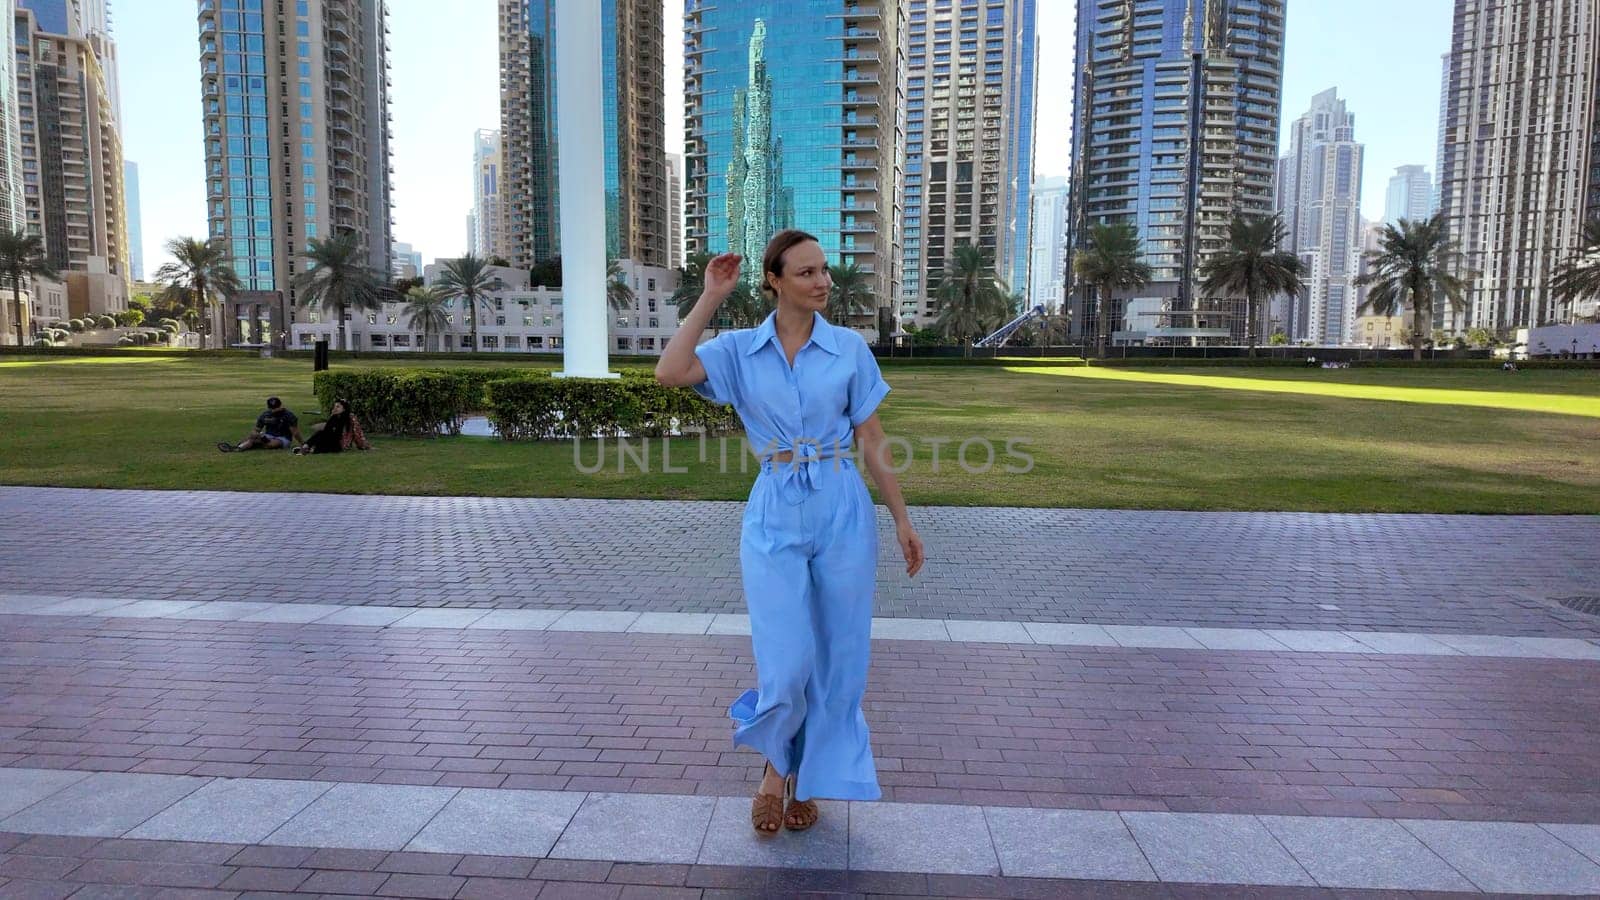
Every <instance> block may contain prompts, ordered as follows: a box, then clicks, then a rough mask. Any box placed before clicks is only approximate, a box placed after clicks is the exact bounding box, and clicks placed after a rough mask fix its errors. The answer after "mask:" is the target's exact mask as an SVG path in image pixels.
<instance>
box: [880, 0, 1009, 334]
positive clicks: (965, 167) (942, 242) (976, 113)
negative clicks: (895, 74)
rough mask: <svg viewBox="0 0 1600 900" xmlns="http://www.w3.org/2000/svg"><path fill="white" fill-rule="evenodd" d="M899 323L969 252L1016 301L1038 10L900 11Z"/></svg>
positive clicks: (960, 5)
mask: <svg viewBox="0 0 1600 900" xmlns="http://www.w3.org/2000/svg"><path fill="white" fill-rule="evenodd" d="M908 15H909V19H908V29H907V33H908V35H909V39H910V49H909V52H908V56H907V59H906V150H905V155H906V176H905V248H904V256H903V258H904V270H903V280H902V284H901V298H902V300H901V305H900V306H901V314H902V315H903V316H906V317H910V316H913V315H915V316H916V317H918V318H920V319H921V320H922V321H923V322H924V323H926V322H928V321H931V320H932V319H933V317H934V316H936V315H937V313H938V309H937V303H936V302H935V301H933V300H932V299H930V295H931V294H932V293H933V292H934V290H935V289H936V287H937V286H938V283H939V281H940V280H941V278H942V277H943V275H944V271H945V266H946V265H947V264H948V263H949V261H950V260H951V259H952V258H953V256H954V253H955V248H956V247H958V246H961V245H963V244H971V245H973V246H976V247H978V248H980V249H982V250H983V251H984V252H985V253H986V254H987V255H988V256H989V257H990V258H991V259H992V260H993V262H994V268H995V272H996V274H997V275H999V277H1000V278H1001V279H1002V280H1004V281H1005V282H1006V284H1007V285H1009V286H1010V287H1011V289H1012V290H1013V291H1015V292H1018V293H1023V292H1026V290H1027V287H1028V281H1027V279H1028V267H1029V259H1030V255H1029V219H1030V214H1031V204H1030V202H1029V192H1030V189H1031V183H1032V179H1033V116H1034V105H1035V81H1036V76H1035V54H1036V50H1037V41H1038V39H1037V35H1036V30H1035V18H1036V0H954V2H952V0H909V13H908Z"/></svg>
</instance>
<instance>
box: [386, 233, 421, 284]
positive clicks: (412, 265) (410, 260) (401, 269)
mask: <svg viewBox="0 0 1600 900" xmlns="http://www.w3.org/2000/svg"><path fill="white" fill-rule="evenodd" d="M390 260H391V262H390V266H391V268H390V269H389V274H390V276H391V277H394V278H420V277H421V276H422V254H421V253H418V252H417V250H416V248H414V247H412V246H411V245H410V244H408V243H406V242H404V241H395V244H394V249H393V250H392V251H391V253H390Z"/></svg>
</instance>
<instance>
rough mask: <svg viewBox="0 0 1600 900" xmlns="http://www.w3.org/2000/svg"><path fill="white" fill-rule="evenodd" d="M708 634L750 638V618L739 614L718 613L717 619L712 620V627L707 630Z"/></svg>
mask: <svg viewBox="0 0 1600 900" xmlns="http://www.w3.org/2000/svg"><path fill="white" fill-rule="evenodd" d="M706 634H742V635H745V636H747V637H748V636H749V634H750V617H749V616H748V615H743V614H738V613H718V614H717V617H716V618H715V619H712V620H711V627H710V628H709V629H707V630H706Z"/></svg>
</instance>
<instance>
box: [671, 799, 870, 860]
mask: <svg viewBox="0 0 1600 900" xmlns="http://www.w3.org/2000/svg"><path fill="white" fill-rule="evenodd" d="M817 805H818V807H820V809H821V812H822V815H821V818H819V819H817V824H815V825H813V826H811V827H810V828H808V829H806V830H805V831H802V832H793V831H787V830H785V831H780V832H779V833H777V834H774V835H761V834H757V833H756V830H755V828H754V827H752V826H751V824H750V798H749V797H718V798H717V801H716V808H715V809H714V810H713V811H712V814H711V825H710V827H709V828H708V829H707V830H706V838H705V843H704V844H703V845H702V846H701V848H700V858H699V862H700V863H701V864H702V865H711V866H755V867H773V868H788V869H844V868H846V867H847V866H848V865H849V861H850V807H851V804H848V803H843V802H834V801H827V800H821V801H818V803H817Z"/></svg>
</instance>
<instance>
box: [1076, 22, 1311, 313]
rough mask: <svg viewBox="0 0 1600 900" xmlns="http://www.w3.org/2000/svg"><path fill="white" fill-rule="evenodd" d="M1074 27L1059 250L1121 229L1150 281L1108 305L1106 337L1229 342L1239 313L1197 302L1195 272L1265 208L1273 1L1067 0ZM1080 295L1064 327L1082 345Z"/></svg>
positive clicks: (1272, 105) (1276, 32)
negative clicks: (1136, 241)
mask: <svg viewBox="0 0 1600 900" xmlns="http://www.w3.org/2000/svg"><path fill="white" fill-rule="evenodd" d="M1077 23H1078V34H1077V51H1076V62H1075V65H1074V67H1073V78H1074V83H1073V126H1072V133H1073V136H1074V137H1073V165H1072V170H1073V182H1072V189H1071V194H1072V199H1071V201H1070V211H1069V222H1070V226H1069V227H1070V229H1071V238H1070V241H1071V244H1072V245H1073V246H1074V247H1081V246H1082V245H1083V242H1084V239H1085V237H1086V234H1087V229H1088V226H1090V225H1093V224H1113V223H1127V224H1132V225H1134V226H1136V227H1137V228H1138V231H1139V236H1140V238H1141V239H1142V240H1143V242H1144V250H1145V262H1147V263H1149V265H1150V266H1151V268H1152V269H1153V270H1154V281H1153V283H1152V284H1151V285H1150V286H1148V287H1147V288H1144V289H1142V290H1140V291H1138V292H1136V293H1137V296H1136V297H1132V298H1127V297H1117V296H1113V297H1112V298H1111V302H1110V303H1109V304H1107V305H1108V309H1109V312H1108V314H1109V315H1110V316H1111V317H1112V318H1113V321H1112V322H1111V323H1109V324H1110V327H1109V328H1108V331H1111V332H1113V333H1115V332H1117V331H1119V330H1123V329H1127V330H1129V331H1130V332H1131V333H1130V335H1129V337H1130V338H1131V339H1133V340H1140V339H1142V340H1145V341H1146V342H1153V343H1167V342H1172V341H1184V342H1191V341H1192V342H1202V341H1206V342H1217V341H1228V340H1240V339H1242V338H1243V336H1244V318H1243V312H1244V303H1243V302H1242V301H1240V300H1237V299H1232V298H1227V299H1224V298H1210V297H1201V296H1200V292H1199V289H1198V283H1197V282H1198V278H1197V273H1198V272H1199V270H1200V268H1201V266H1203V265H1204V264H1205V263H1206V261H1207V260H1208V259H1209V258H1210V257H1211V255H1212V254H1213V253H1214V252H1216V251H1217V250H1218V249H1220V248H1221V247H1223V246H1224V245H1225V242H1226V239H1227V229H1228V222H1229V220H1230V219H1231V218H1232V217H1233V215H1234V214H1235V213H1243V214H1247V215H1262V214H1270V213H1271V212H1272V210H1273V200H1274V197H1273V180H1274V165H1275V163H1276V160H1277V151H1278V110H1279V106H1280V99H1281V94H1282V82H1283V28H1284V0H1142V2H1139V3H1132V2H1129V0H1078V9H1077ZM1195 135H1203V136H1204V140H1203V141H1196V140H1193V139H1192V136H1195ZM1090 296H1091V294H1090V293H1089V292H1088V291H1086V290H1082V289H1080V290H1075V291H1074V293H1073V298H1072V302H1073V303H1074V305H1075V306H1077V307H1078V310H1077V311H1078V314H1077V315H1074V316H1073V328H1074V330H1076V331H1078V332H1080V333H1083V334H1089V335H1092V334H1095V333H1096V329H1097V328H1098V326H1099V321H1098V315H1097V313H1096V312H1095V304H1093V303H1088V304H1085V303H1084V301H1085V300H1086V299H1087V298H1089V297H1090ZM1135 301H1136V302H1135Z"/></svg>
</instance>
